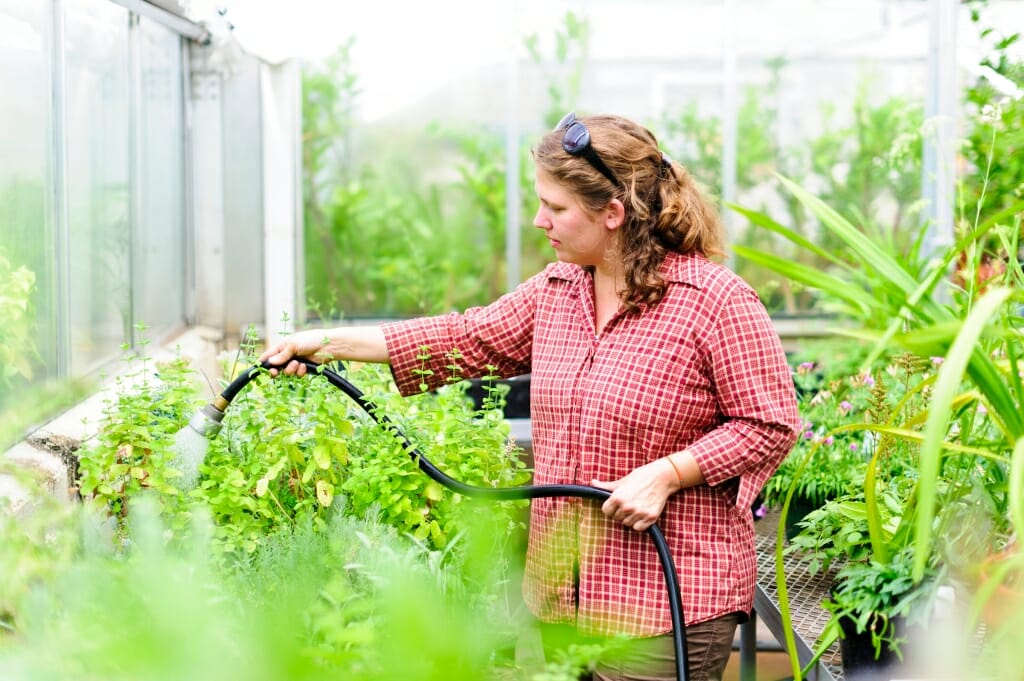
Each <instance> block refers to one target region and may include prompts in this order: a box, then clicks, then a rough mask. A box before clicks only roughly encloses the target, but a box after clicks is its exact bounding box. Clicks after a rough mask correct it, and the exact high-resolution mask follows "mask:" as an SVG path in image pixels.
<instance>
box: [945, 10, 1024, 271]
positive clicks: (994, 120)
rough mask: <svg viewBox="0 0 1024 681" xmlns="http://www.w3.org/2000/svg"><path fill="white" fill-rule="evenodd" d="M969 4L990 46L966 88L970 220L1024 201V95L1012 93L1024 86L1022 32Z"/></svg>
mask: <svg viewBox="0 0 1024 681" xmlns="http://www.w3.org/2000/svg"><path fill="white" fill-rule="evenodd" d="M968 4H970V5H971V21H972V23H974V24H975V26H976V27H977V28H978V29H979V34H980V37H981V39H982V42H983V44H984V45H986V46H987V47H988V54H987V55H986V56H985V57H984V58H983V59H982V61H981V64H980V66H981V74H982V75H980V76H978V77H977V78H976V79H975V80H973V81H970V82H968V83H967V84H966V87H965V88H964V98H965V100H966V104H967V113H968V115H967V122H968V126H969V127H968V132H967V135H966V140H965V144H964V146H963V148H962V151H961V153H962V154H963V157H964V160H965V161H966V167H967V173H966V174H965V176H964V179H963V188H962V197H961V211H962V213H965V214H964V215H962V216H961V219H962V221H964V222H967V223H970V222H972V221H974V220H975V219H976V217H977V215H992V214H994V213H997V212H1000V211H1002V210H1004V209H1006V208H1009V207H1011V206H1012V205H1014V204H1015V203H1018V202H1020V201H1021V200H1024V158H1021V153H1020V150H1021V149H1022V148H1024V98H1021V97H1020V96H1019V95H1017V96H1014V93H1013V92H1012V90H1013V89H1016V91H1017V93H1019V92H1020V91H1021V90H1022V89H1024V60H1022V59H1021V58H1020V57H1019V56H1015V55H1014V52H1013V50H1012V49H1011V47H1012V46H1014V45H1015V44H1017V47H1019V42H1020V39H1021V34H1020V32H1019V31H1018V32H1014V33H1009V32H1005V31H1003V30H1001V27H998V26H992V25H989V24H991V22H990V21H989V20H987V18H986V14H985V10H984V7H985V5H986V4H987V2H979V1H978V0H972V1H971V2H969V3H968ZM1019 210H1020V209H1018V211H1019ZM992 245H993V246H995V245H996V244H992ZM1003 255H1004V256H1005V255H1016V251H1013V252H1011V253H1007V252H1005V251H1004V252H1003Z"/></svg>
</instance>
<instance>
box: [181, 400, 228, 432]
mask: <svg viewBox="0 0 1024 681" xmlns="http://www.w3.org/2000/svg"><path fill="white" fill-rule="evenodd" d="M218 402H224V406H225V407H227V401H226V400H224V399H223V398H221V397H218V398H217V399H216V400H214V401H213V402H211V403H210V404H208V405H206V406H205V407H203V408H202V409H200V410H199V411H197V412H196V413H195V414H194V415H193V416H192V418H191V419H190V420H189V422H188V427H189V428H191V429H192V430H194V431H196V432H197V433H199V434H200V435H202V436H203V437H205V438H214V437H217V433H219V432H220V427H221V421H223V420H224V410H223V409H221V408H219V406H218V404H217V403H218Z"/></svg>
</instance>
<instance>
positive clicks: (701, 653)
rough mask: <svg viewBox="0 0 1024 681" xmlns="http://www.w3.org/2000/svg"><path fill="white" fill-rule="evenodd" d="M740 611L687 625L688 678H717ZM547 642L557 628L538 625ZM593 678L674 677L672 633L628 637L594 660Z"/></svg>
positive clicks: (655, 680)
mask: <svg viewBox="0 0 1024 681" xmlns="http://www.w3.org/2000/svg"><path fill="white" fill-rule="evenodd" d="M739 622H740V615H739V613H734V614H731V615H725V616H724V617H719V618H717V619H713V620H710V621H708V622H701V623H700V624H691V625H688V626H687V627H686V657H687V662H688V665H687V679H688V681H720V680H721V678H722V674H723V672H724V671H725V666H726V664H727V663H728V662H729V656H730V654H731V653H732V643H733V638H734V637H735V635H736V627H737V625H739ZM541 634H542V635H543V639H544V643H545V644H546V645H552V644H553V645H556V646H557V645H559V641H558V631H557V629H552V628H551V627H549V626H548V625H541ZM591 678H592V681H675V679H676V656H675V645H674V642H673V640H672V636H671V634H668V635H665V636H653V637H650V638H636V639H632V640H630V641H627V642H626V643H624V644H623V645H622V646H616V650H615V651H614V652H612V653H609V654H608V655H606V656H605V658H603V659H601V660H599V661H598V663H597V669H596V670H595V671H594V674H593V676H592V677H591Z"/></svg>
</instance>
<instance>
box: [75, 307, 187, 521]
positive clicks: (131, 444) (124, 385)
mask: <svg viewBox="0 0 1024 681" xmlns="http://www.w3.org/2000/svg"><path fill="white" fill-rule="evenodd" d="M137 330H138V331H140V332H142V331H144V330H145V327H144V326H143V325H139V326H137ZM140 347H141V348H142V350H143V351H144V350H145V342H143V343H141V344H140ZM125 362H126V363H127V364H128V365H129V367H130V371H129V372H128V373H127V374H124V375H122V376H119V377H118V378H117V379H115V385H116V392H115V395H114V396H113V397H111V398H110V399H108V400H107V401H106V405H105V408H104V412H103V417H102V419H101V421H100V422H99V423H98V424H97V428H98V430H97V432H96V434H95V435H94V437H93V438H92V439H91V440H90V441H88V442H86V443H85V444H84V446H83V447H82V449H81V450H79V453H78V455H79V460H80V467H79V474H80V492H81V494H82V496H83V497H84V498H86V499H87V500H88V501H89V503H90V504H92V505H94V506H98V507H101V508H103V509H105V510H106V511H107V512H108V513H109V514H110V515H111V516H113V518H115V520H116V523H117V526H118V528H119V531H120V532H122V533H123V534H125V535H126V534H127V519H128V514H129V506H130V504H131V500H132V499H133V498H135V497H138V496H141V495H142V494H144V493H146V492H151V493H153V494H156V495H157V496H158V497H159V498H160V500H161V505H162V506H163V507H164V509H165V510H166V511H167V513H168V514H169V515H170V516H174V515H177V516H178V519H177V520H176V521H173V522H170V526H171V527H172V528H176V529H180V528H181V527H182V526H183V524H184V522H185V521H186V519H187V509H186V507H187V498H186V496H185V494H184V493H183V491H182V490H181V489H180V487H179V485H178V478H179V477H180V471H177V470H175V469H174V468H173V467H172V466H171V465H170V463H171V462H172V461H173V460H174V458H175V453H174V451H173V450H172V445H173V443H174V435H175V434H176V433H177V432H178V431H179V430H181V429H182V428H183V427H185V425H186V424H187V423H188V420H189V418H190V417H191V416H192V414H193V413H194V412H195V411H196V409H197V408H198V407H199V405H200V404H201V401H200V399H199V398H198V385H197V382H196V380H195V374H194V372H193V371H192V369H191V367H190V366H189V364H188V362H187V360H185V359H184V358H183V357H181V356H178V357H176V358H174V359H172V360H171V361H169V362H166V363H161V364H157V365H156V366H153V365H152V362H151V360H150V359H149V358H147V357H146V356H145V355H144V354H128V355H126V357H125Z"/></svg>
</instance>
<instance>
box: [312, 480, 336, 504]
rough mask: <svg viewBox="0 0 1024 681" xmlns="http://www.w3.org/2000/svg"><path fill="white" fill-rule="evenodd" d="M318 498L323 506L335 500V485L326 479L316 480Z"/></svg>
mask: <svg viewBox="0 0 1024 681" xmlns="http://www.w3.org/2000/svg"><path fill="white" fill-rule="evenodd" d="M316 500H317V501H319V502H320V505H321V506H324V507H327V506H330V505H331V502H332V501H334V485H332V484H331V483H329V482H327V481H326V480H317V481H316Z"/></svg>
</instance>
